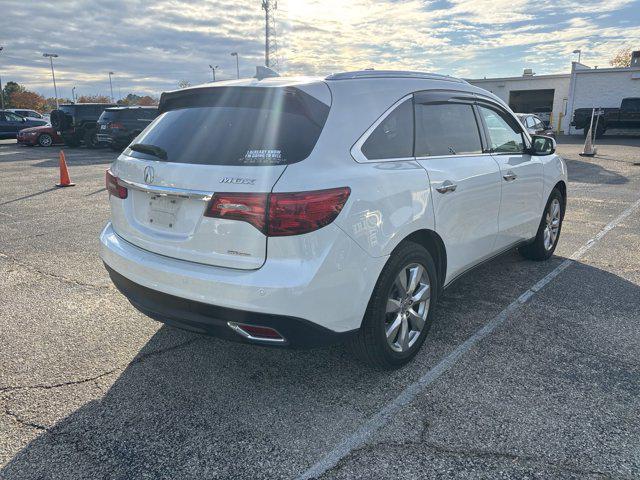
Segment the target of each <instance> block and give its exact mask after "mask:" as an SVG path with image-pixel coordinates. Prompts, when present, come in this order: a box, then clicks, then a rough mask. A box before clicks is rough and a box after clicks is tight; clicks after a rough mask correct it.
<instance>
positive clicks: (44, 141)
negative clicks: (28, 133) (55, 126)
mask: <svg viewBox="0 0 640 480" xmlns="http://www.w3.org/2000/svg"><path fill="white" fill-rule="evenodd" d="M38 143H39V144H40V146H41V147H50V146H51V144H52V143H53V139H52V138H51V135H47V134H46V133H45V134H43V135H40V138H39V139H38Z"/></svg>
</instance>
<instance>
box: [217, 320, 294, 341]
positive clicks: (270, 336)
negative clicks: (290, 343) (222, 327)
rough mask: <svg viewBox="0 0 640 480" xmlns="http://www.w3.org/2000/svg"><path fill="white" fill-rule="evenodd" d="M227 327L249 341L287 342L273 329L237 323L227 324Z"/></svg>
mask: <svg viewBox="0 0 640 480" xmlns="http://www.w3.org/2000/svg"><path fill="white" fill-rule="evenodd" d="M227 325H228V326H229V328H231V329H232V330H233V331H235V332H236V333H238V334H240V335H242V336H243V337H244V338H246V339H247V340H252V341H257V342H268V343H286V341H287V340H286V339H285V338H284V337H283V336H282V335H280V333H279V332H278V331H277V330H276V329H274V328H271V327H263V326H260V325H247V324H245V323H236V322H227Z"/></svg>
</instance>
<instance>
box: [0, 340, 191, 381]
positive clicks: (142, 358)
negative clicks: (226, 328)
mask: <svg viewBox="0 0 640 480" xmlns="http://www.w3.org/2000/svg"><path fill="white" fill-rule="evenodd" d="M198 340H200V337H196V338H192V339H190V340H187V341H186V342H182V343H179V344H177V345H173V346H171V347H167V348H164V349H160V350H154V351H152V352H149V353H145V354H142V355H140V356H138V357H136V358H134V359H133V360H131V362H129V363H128V364H127V365H124V366H122V365H120V366H118V367H115V368H113V369H111V370H108V371H106V372H103V373H100V374H98V375H94V376H91V377H88V378H83V379H80V380H70V381H68V382H60V383H54V384H48V385H47V384H36V385H19V386H5V387H0V392H15V391H19V390H51V389H55V388H61V387H68V386H73V385H81V384H83V383H87V382H93V381H95V380H99V379H100V378H103V377H107V376H109V375H112V374H114V373H116V372H118V371H119V370H124V369H125V368H128V367H130V366H132V365H137V364H139V363H142V362H144V361H145V360H147V359H148V358H150V357H154V356H157V355H161V354H163V353H166V352H171V351H173V350H177V349H179V348H182V347H186V346H188V345H191V344H192V343H195V342H197V341H198Z"/></svg>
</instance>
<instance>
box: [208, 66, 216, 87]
mask: <svg viewBox="0 0 640 480" xmlns="http://www.w3.org/2000/svg"><path fill="white" fill-rule="evenodd" d="M209 68H210V69H211V76H212V77H213V82H214V83H215V81H216V70H217V69H218V65H216V66H213V65H209Z"/></svg>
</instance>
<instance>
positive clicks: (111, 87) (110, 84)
mask: <svg viewBox="0 0 640 480" xmlns="http://www.w3.org/2000/svg"><path fill="white" fill-rule="evenodd" d="M111 75H113V72H109V88H110V89H111V103H113V83H111Z"/></svg>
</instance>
